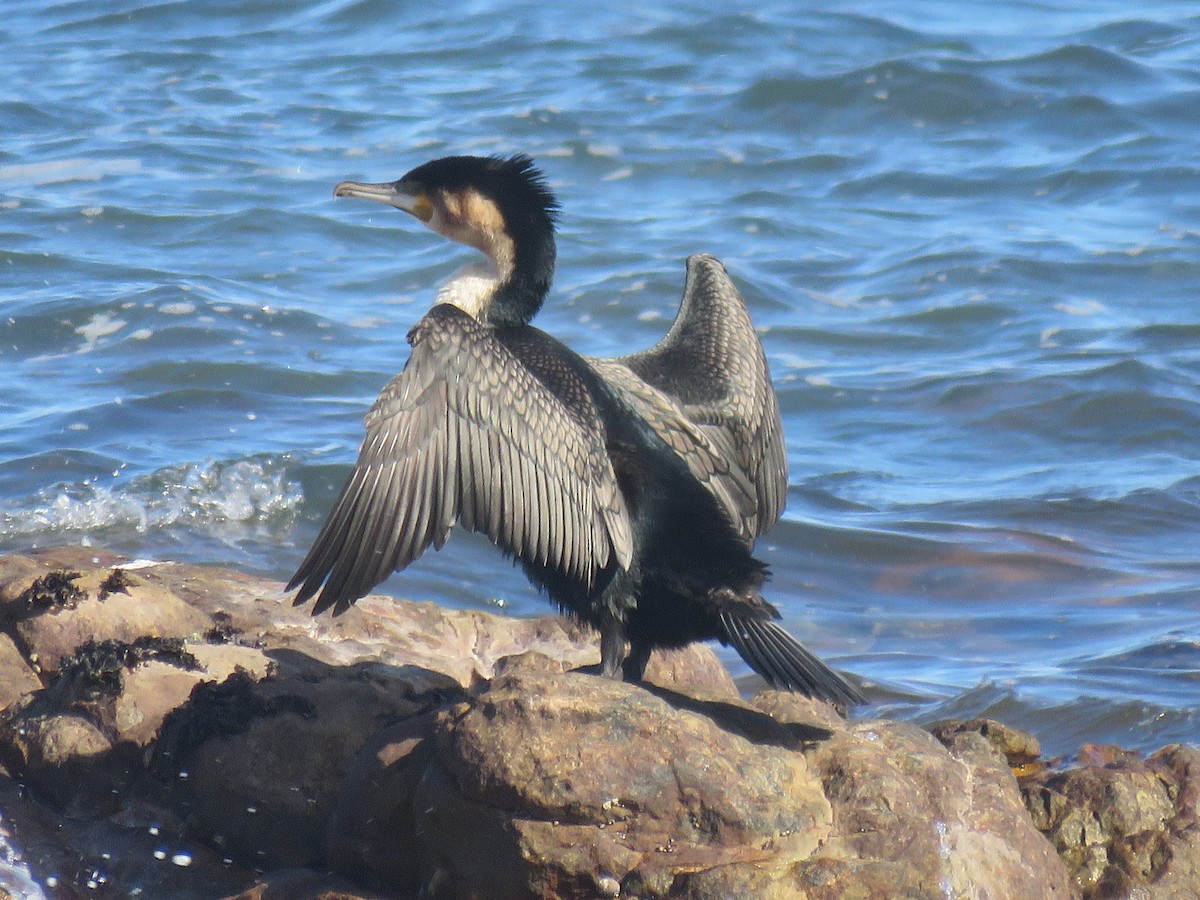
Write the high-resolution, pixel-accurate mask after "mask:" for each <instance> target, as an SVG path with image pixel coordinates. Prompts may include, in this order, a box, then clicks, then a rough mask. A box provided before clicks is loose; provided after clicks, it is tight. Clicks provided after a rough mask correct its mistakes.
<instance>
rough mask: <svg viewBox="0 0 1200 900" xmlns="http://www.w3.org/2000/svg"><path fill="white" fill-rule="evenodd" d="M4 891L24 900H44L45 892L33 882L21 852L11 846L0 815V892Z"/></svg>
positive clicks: (9, 836)
mask: <svg viewBox="0 0 1200 900" xmlns="http://www.w3.org/2000/svg"><path fill="white" fill-rule="evenodd" d="M5 891H6V892H7V894H6V896H13V897H22V898H24V900H46V894H45V892H44V891H43V890H42V888H41V887H40V886H39V885H38V883H37V882H36V881H34V880H33V873H32V872H30V871H29V866H28V865H26V864H25V860H24V859H23V858H22V856H21V852H20V851H19V850H18V849H17V848H16V847H14V846H13V845H12V833H11V832H10V831H9V829H8V826H7V824H6V823H5V821H4V816H3V814H0V892H5Z"/></svg>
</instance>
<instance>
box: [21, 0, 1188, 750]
mask: <svg viewBox="0 0 1200 900" xmlns="http://www.w3.org/2000/svg"><path fill="white" fill-rule="evenodd" d="M418 7H419V8H418ZM860 8H864V7H862V5H861V4H857V3H849V2H837V0H834V2H825V3H821V4H816V3H790V4H789V3H770V2H768V3H765V4H764V3H760V2H755V3H753V4H750V3H746V4H737V3H725V4H721V5H720V7H719V11H718V12H714V11H713V9H714V7H713V6H710V5H708V4H701V3H696V2H691V3H682V4H675V5H674V6H672V8H671V9H669V10H662V11H658V12H648V11H646V10H640V9H636V8H635V7H633V6H632V5H630V6H626V5H625V4H617V5H612V4H591V3H587V4H585V3H574V2H570V0H567V2H563V3H559V4H554V5H550V4H547V5H542V4H534V3H517V4H511V5H507V6H500V5H493V4H486V3H473V4H465V5H460V4H403V5H401V4H390V3H385V2H382V0H328V2H316V0H307V2H298V3H292V2H287V3H285V2H279V0H257V2H256V0H250V2H243V0H239V2H205V3H187V2H160V3H152V4H151V3H136V2H128V0H127V2H119V0H118V2H113V0H103V2H99V0H95V2H93V0H79V2H64V3H46V4H9V5H7V6H6V7H5V12H4V15H3V16H2V17H0V84H3V85H5V90H4V92H3V94H0V135H2V136H0V290H2V295H0V296H2V298H3V313H2V315H0V550H21V549H27V548H29V547H32V546H43V545H48V544H53V543H61V542H73V543H77V542H80V541H91V542H93V543H95V544H99V545H104V546H107V547H110V548H112V549H115V550H119V551H124V552H126V553H130V554H139V555H157V556H162V557H170V558H180V559H186V560H193V561H202V562H211V563H218V564H224V565H232V566H236V567H240V568H243V569H246V570H250V571H255V572H259V573H262V574H265V575H269V576H272V577H276V578H280V579H283V578H286V577H287V576H288V575H290V574H291V572H292V571H293V569H294V568H295V566H296V565H297V563H298V562H299V560H300V559H301V557H302V556H303V554H304V551H305V550H306V549H307V547H308V545H309V543H310V542H311V540H312V538H313V537H314V535H315V532H316V529H317V527H318V526H319V524H320V522H321V520H322V518H323V516H324V513H325V511H326V510H327V509H328V506H329V504H330V501H331V499H332V496H333V494H334V492H335V491H336V488H337V486H338V485H339V483H340V481H341V479H342V478H343V477H344V475H345V473H346V471H347V469H348V466H349V464H350V462H351V461H352V460H353V457H354V454H355V451H356V448H357V445H358V442H359V440H360V438H361V434H362V431H361V417H362V415H363V414H364V413H365V411H366V409H367V407H368V406H369V405H370V403H371V401H372V400H373V399H374V397H375V395H376V393H377V392H378V390H379V389H380V387H381V386H382V385H383V384H384V383H385V381H386V380H387V379H388V378H389V377H390V376H391V375H392V374H393V373H394V372H396V371H397V370H398V369H399V368H400V367H401V366H402V364H403V362H404V359H405V358H406V351H407V347H406V345H405V343H404V335H405V332H406V330H407V328H408V327H409V326H410V325H411V324H412V323H413V322H414V321H415V320H416V319H417V318H418V317H419V316H420V315H421V313H422V312H423V310H424V309H425V307H426V306H427V305H428V304H429V302H430V299H431V297H432V295H433V291H434V288H435V286H436V284H437V283H438V282H439V281H440V280H441V279H443V278H445V277H446V276H447V275H448V274H449V273H450V272H452V271H453V270H454V269H455V268H457V267H458V266H459V265H461V264H462V263H463V262H464V261H466V260H468V259H469V257H470V251H467V250H465V249H464V248H458V247H454V246H452V245H448V244H446V243H445V242H443V241H441V240H440V239H439V238H437V237H436V236H435V235H433V234H431V233H428V232H424V231H421V230H418V229H417V228H415V227H414V223H413V222H412V221H411V220H410V219H408V218H406V217H404V216H402V215H400V214H399V213H396V212H395V211H394V210H389V209H387V208H385V207H382V206H378V205H372V204H367V203H363V202H351V201H334V200H333V198H332V196H331V191H332V187H333V185H334V184H335V183H336V182H337V181H339V180H341V179H343V178H358V179H365V180H376V181H378V180H387V179H391V178H395V177H398V176H399V175H400V174H402V173H403V172H404V171H406V170H407V169H408V168H410V167H412V166H414V165H417V164H419V163H421V162H423V161H425V160H426V159H429V158H431V157H434V156H437V155H442V154H447V153H464V152H469V153H491V152H500V153H508V152H513V151H518V150H521V151H526V152H529V153H531V154H533V155H534V156H535V157H537V158H538V160H539V161H540V162H541V164H542V165H543V167H544V168H545V170H546V172H547V174H548V176H549V179H550V181H551V183H552V184H553V186H554V187H555V189H556V190H557V192H558V193H559V195H560V199H561V201H562V203H563V207H564V213H563V216H562V227H561V234H560V242H559V260H560V265H559V273H558V279H557V286H556V289H555V291H554V293H553V295H552V299H551V301H550V302H549V303H548V304H547V307H546V309H545V310H544V312H543V314H542V316H541V317H540V319H539V324H540V325H541V326H542V327H543V328H545V329H547V330H548V331H550V332H552V333H554V334H555V335H557V336H559V337H561V338H562V339H564V340H565V341H567V342H568V343H569V344H571V345H572V346H574V347H575V348H577V349H579V350H580V351H582V352H584V353H588V354H593V355H607V354H615V353H621V352H626V351H628V350H630V349H632V348H636V347H641V346H647V345H649V344H651V343H653V342H654V341H655V340H656V339H657V338H658V337H659V336H660V335H661V334H662V333H663V331H664V329H665V328H666V327H667V325H668V323H669V321H670V318H671V316H672V315H673V313H674V309H675V306H676V303H677V301H678V296H679V291H680V288H681V285H682V260H683V258H684V256H686V255H687V254H688V253H692V252H695V251H700V250H706V251H709V252H712V253H715V254H717V255H718V256H720V257H721V258H722V259H723V260H724V261H725V262H726V264H727V265H728V267H729V269H730V271H731V272H732V273H733V275H734V277H735V279H736V280H737V282H738V284H739V285H740V286H741V288H742V289H743V291H744V293H745V295H746V297H747V299H748V301H749V303H750V305H751V307H752V311H753V315H754V317H755V320H756V322H757V323H758V324H759V325H760V326H761V328H762V331H763V337H764V341H765V344H766V347H767V351H768V354H769V357H770V362H771V365H772V368H773V372H774V375H775V378H776V381H777V384H778V388H779V391H780V396H781V399H782V404H783V408H784V416H785V427H786V430H787V435H788V447H789V453H790V461H791V492H790V498H789V507H788V511H787V513H786V518H785V520H784V521H783V522H782V523H781V524H780V525H779V526H778V527H777V528H776V529H775V530H774V531H772V532H771V533H770V534H769V535H768V536H767V538H766V539H764V541H763V542H762V544H761V545H760V549H761V550H762V553H763V556H764V558H766V559H767V560H768V561H769V562H770V563H771V565H772V568H773V570H774V573H775V579H774V582H773V584H772V586H771V591H770V594H769V596H770V598H771V599H772V600H774V601H775V602H776V603H777V604H778V605H779V606H780V607H781V608H782V609H783V611H784V614H785V618H786V620H787V624H788V626H789V628H790V629H791V630H792V631H794V632H795V633H796V634H797V636H799V637H801V638H802V639H803V640H804V641H806V642H807V643H808V644H809V645H810V646H811V647H812V648H813V649H815V650H816V651H818V652H819V653H820V654H822V655H823V656H824V657H825V658H827V659H829V660H830V661H832V662H834V663H836V664H837V665H839V666H841V667H844V668H846V669H847V670H849V671H851V672H854V673H856V674H858V675H860V676H862V677H863V678H864V679H866V681H867V690H868V694H869V696H870V697H871V699H872V701H873V704H874V708H873V709H869V710H867V712H868V713H869V714H875V713H878V714H882V715H887V716H894V717H902V718H908V719H912V720H916V721H921V722H926V721H930V720H933V719H936V718H939V717H943V716H951V715H953V716H968V715H978V714H986V715H993V716H997V717H999V718H1002V719H1004V720H1005V721H1008V722H1011V723H1013V724H1017V725H1023V726H1026V727H1029V728H1032V729H1033V730H1034V731H1035V732H1036V733H1037V734H1038V736H1039V737H1041V738H1042V740H1043V741H1044V743H1045V744H1046V746H1047V748H1048V750H1050V751H1051V752H1069V751H1072V750H1073V749H1074V748H1076V747H1078V745H1079V743H1080V742H1082V741H1099V742H1108V741H1112V742H1119V743H1121V744H1124V745H1127V746H1133V747H1139V748H1143V749H1152V748H1155V747H1157V746H1159V745H1161V744H1163V743H1166V742H1169V741H1176V740H1190V741H1196V740H1200V702H1198V701H1197V699H1196V698H1197V689H1198V687H1200V550H1198V548H1200V310H1198V308H1197V300H1198V299H1200V298H1198V296H1197V295H1198V293H1200V150H1198V149H1197V135H1198V134H1200V13H1198V11H1197V8H1196V6H1195V4H1194V3H1193V2H1191V0H1187V2H1147V3H1142V4H1138V5H1136V6H1133V5H1130V4H1128V3H1125V2H1119V3H1118V2H1111V0H1099V2H1098V0H1088V2H1084V0H1049V2H1010V3H1004V4H991V5H988V7H987V11H986V13H984V12H982V11H981V9H982V8H977V7H974V6H972V5H970V4H962V3H959V2H950V0H928V2H920V0H918V2H912V0H906V2H903V3H901V2H885V3H879V4H872V5H870V7H869V8H870V9H872V10H873V11H872V12H871V13H870V14H863V13H861V12H859V11H858V10H859V9H860ZM386 588H387V589H388V590H389V591H392V592H394V593H395V594H397V595H401V596H408V597H414V598H418V599H427V598H433V599H436V600H438V601H439V602H442V603H445V604H448V605H453V606H460V607H465V606H476V607H482V608H489V609H491V608H497V607H501V608H504V609H505V610H506V611H509V612H511V613H512V614H515V615H534V614H542V613H544V612H545V611H546V609H547V607H546V606H545V605H544V604H543V603H542V601H540V600H539V599H537V598H536V597H535V596H534V595H533V594H532V592H531V591H530V590H529V588H528V587H527V585H526V584H525V582H524V580H523V579H522V578H521V577H520V575H519V574H518V573H517V572H515V571H513V570H512V569H511V568H510V567H509V566H508V565H507V564H506V563H504V562H503V561H502V560H501V559H500V557H499V556H498V555H497V554H495V553H494V551H492V550H491V548H489V547H488V546H487V545H486V544H485V543H483V542H481V541H479V540H478V539H475V538H473V537H470V536H465V535H459V536H456V537H455V539H454V540H453V541H452V542H451V543H450V545H449V546H448V547H447V549H446V550H445V551H444V552H442V553H440V554H430V555H429V556H427V557H426V558H424V559H423V560H421V561H420V563H418V564H417V565H415V566H414V567H412V568H411V569H410V570H408V571H407V572H405V573H402V574H401V575H398V576H396V577H394V578H393V579H392V580H391V581H389V582H388V583H387V585H386ZM724 657H725V658H726V659H727V660H728V661H729V662H730V664H731V665H732V666H733V667H734V668H735V671H736V672H738V673H739V674H741V675H745V674H746V672H747V670H746V668H745V667H744V666H743V665H742V664H741V662H740V661H739V660H737V658H736V657H735V656H733V655H732V654H730V653H725V654H724ZM747 686H748V687H749V686H751V685H750V682H747Z"/></svg>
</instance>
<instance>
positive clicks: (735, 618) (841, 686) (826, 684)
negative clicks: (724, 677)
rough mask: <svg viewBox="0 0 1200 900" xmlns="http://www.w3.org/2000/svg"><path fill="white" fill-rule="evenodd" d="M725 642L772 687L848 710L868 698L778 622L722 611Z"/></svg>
mask: <svg viewBox="0 0 1200 900" xmlns="http://www.w3.org/2000/svg"><path fill="white" fill-rule="evenodd" d="M721 625H722V626H723V627H724V629H725V638H726V641H725V642H726V643H728V644H732V645H733V648H734V649H735V650H737V652H738V653H739V654H740V655H741V657H742V659H744V660H745V661H746V662H747V663H748V664H749V666H750V668H752V669H753V670H754V671H755V672H757V673H758V674H759V675H761V676H762V677H763V678H765V679H766V680H767V681H768V682H769V683H770V684H771V686H772V687H777V688H780V689H782V690H788V691H799V692H800V693H802V694H807V695H808V696H809V697H815V698H817V699H818V700H826V701H828V702H830V703H832V704H834V705H835V706H838V707H841V708H843V709H849V708H850V707H852V706H857V705H858V704H860V703H865V702H866V698H865V697H864V696H863V695H862V692H861V691H860V690H859V689H858V688H856V687H855V686H854V685H852V684H850V682H848V681H847V680H846V679H845V678H843V677H842V676H841V675H839V674H838V673H837V672H835V671H833V669H831V668H829V666H827V665H825V663H823V662H821V660H819V659H817V658H816V657H815V656H814V655H813V654H812V653H810V652H809V651H808V650H806V649H804V647H803V646H802V645H801V644H800V642H799V641H797V640H796V639H795V638H794V637H792V636H791V635H790V634H788V633H787V632H786V631H784V630H783V628H781V627H780V626H779V625H778V624H776V623H775V622H772V621H769V620H763V619H759V618H752V617H749V616H739V615H737V613H736V612H733V611H730V610H722V612H721Z"/></svg>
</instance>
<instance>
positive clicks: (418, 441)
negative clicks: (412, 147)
mask: <svg viewBox="0 0 1200 900" xmlns="http://www.w3.org/2000/svg"><path fill="white" fill-rule="evenodd" d="M334 195H335V196H337V197H363V198H366V199H369V200H380V201H382V202H384V203H387V204H389V205H391V206H394V207H397V208H398V209H401V210H404V211H405V212H407V213H411V214H412V215H413V216H415V217H416V218H418V219H420V220H421V221H422V222H423V223H425V225H427V226H428V227H429V228H431V229H433V230H434V231H436V232H437V233H439V234H441V235H444V236H445V237H448V238H450V239H451V240H454V241H458V242H460V243H463V244H467V245H469V246H471V247H475V248H476V249H478V250H480V251H482V253H483V255H484V257H485V259H484V261H482V262H481V263H476V264H474V265H472V266H468V267H467V268H466V269H464V270H461V271H460V272H459V273H458V274H457V275H456V276H455V277H454V278H452V279H451V280H450V282H449V283H447V284H446V285H445V286H444V287H443V288H442V289H441V291H440V292H439V293H438V295H437V299H436V302H435V304H434V306H433V307H432V309H430V310H429V312H428V313H426V314H425V316H424V317H423V318H422V319H421V320H420V321H419V322H417V324H416V326H415V327H413V329H412V330H411V331H410V332H409V334H408V342H409V343H410V344H411V345H412V353H411V355H410V357H409V360H408V363H407V364H406V365H405V367H404V371H403V372H401V373H400V374H399V375H397V376H396V377H395V378H393V379H392V380H391V381H390V382H389V383H388V385H387V386H386V387H385V388H384V389H383V393H382V394H381V395H380V396H379V399H378V400H377V401H376V402H375V405H374V406H373V407H372V408H371V411H370V413H369V414H368V416H367V418H366V429H367V436H366V439H365V440H364V442H363V445H362V449H361V451H360V452H359V456H358V461H357V463H356V464H355V466H354V470H353V471H352V472H351V474H350V476H349V478H348V479H347V481H346V484H345V486H344V487H343V488H342V490H341V493H340V495H339V496H338V498H337V500H336V501H335V503H334V506H333V510H332V511H331V512H330V514H329V518H328V520H327V521H326V522H325V525H324V527H323V528H322V529H321V532H320V534H319V536H318V537H317V539H316V542H315V543H314V544H313V547H312V549H311V550H310V551H309V553H308V556H307V557H306V558H305V560H304V562H303V563H302V564H301V566H300V568H299V570H298V571H297V572H296V574H295V576H294V577H293V578H292V580H291V582H290V584H289V585H288V589H289V590H291V589H293V588H295V587H299V588H300V591H299V593H298V594H297V596H296V598H295V602H296V604H297V605H299V604H301V603H304V602H305V601H307V600H308V599H310V598H311V597H313V596H314V595H317V594H318V592H319V597H318V598H317V602H316V605H315V606H314V608H313V614H314V615H315V614H317V613H320V612H322V611H323V610H325V609H328V608H329V607H333V610H334V614H335V615H336V614H337V613H340V612H343V611H345V610H346V609H347V608H349V606H350V605H351V604H352V603H354V602H355V600H357V599H358V598H359V597H361V596H362V595H364V594H365V593H367V592H368V591H369V590H370V589H371V588H373V587H374V586H375V585H377V584H378V583H379V582H381V581H382V580H383V579H385V578H386V577H387V576H388V575H389V574H390V573H391V572H393V571H395V570H399V569H403V568H404V567H405V566H407V565H408V564H409V563H411V562H412V561H413V560H414V559H416V558H417V557H419V556H420V555H421V554H422V553H423V552H424V551H425V549H426V548H427V547H429V546H430V545H433V546H434V547H437V548H439V549H440V548H441V546H442V544H443V543H444V542H445V540H446V538H447V537H448V536H449V534H450V530H451V528H452V527H453V526H454V525H455V523H459V524H461V525H462V526H463V527H465V528H468V529H470V530H472V531H479V532H483V533H484V534H486V535H487V536H488V537H489V538H491V540H492V541H493V542H494V543H496V544H497V545H499V547H500V548H501V549H502V550H503V551H504V552H505V553H506V554H509V555H511V556H512V557H515V559H516V560H517V561H518V562H519V563H520V565H521V567H522V568H523V569H524V571H525V573H526V575H527V576H528V577H529V579H530V580H531V581H532V582H533V583H534V584H536V585H537V586H538V587H539V588H541V589H542V590H543V591H545V593H546V594H547V595H548V596H549V598H550V599H551V600H552V601H553V602H554V603H555V604H557V605H558V607H559V608H560V609H562V610H563V611H564V612H567V613H570V614H571V615H574V616H575V617H577V618H578V619H580V620H582V621H584V622H587V623H589V624H590V625H592V626H594V627H595V628H596V629H598V630H599V632H600V650H601V670H602V672H603V673H604V674H605V675H607V676H609V677H614V678H615V677H621V676H624V677H625V678H626V679H627V680H630V681H638V680H640V679H641V677H642V674H643V672H644V670H645V667H646V663H647V661H648V660H649V657H650V654H651V652H652V651H653V650H654V649H655V648H658V647H681V646H683V645H686V644H689V643H691V642H692V641H698V640H707V639H712V638H716V639H717V640H719V641H721V642H722V643H724V644H731V645H732V646H733V647H734V648H736V650H737V651H738V653H740V654H741V656H742V658H743V659H744V660H745V661H746V662H747V663H749V665H750V667H751V668H753V669H754V670H755V671H756V672H758V673H759V674H760V675H762V676H763V678H765V679H766V680H767V681H768V682H770V683H771V684H772V685H775V686H776V687H780V688H786V689H790V690H797V691H801V692H803V693H806V694H809V695H812V696H815V697H819V698H822V699H825V700H829V701H832V702H833V703H835V704H837V705H839V706H842V707H848V706H852V705H854V704H856V703H860V702H862V699H863V698H862V694H861V693H860V692H859V691H858V689H857V688H855V687H854V686H853V685H851V684H850V683H848V682H847V681H846V680H845V679H843V678H842V677H841V676H840V675H838V674H837V673H836V672H834V671H833V670H832V669H830V668H829V667H828V666H826V665H825V664H824V663H822V662H821V661H820V660H819V659H817V658H816V657H815V656H814V655H813V654H811V653H810V652H809V651H808V650H806V649H805V648H804V647H803V646H801V645H800V644H799V643H798V642H797V641H796V640H795V639H794V638H793V637H792V636H791V635H789V634H788V633H787V632H786V631H785V630H784V629H783V628H781V627H780V625H779V624H778V622H777V620H778V619H779V613H778V612H777V611H776V609H775V607H773V606H772V605H771V604H770V603H768V602H767V601H766V600H764V599H763V597H762V595H761V594H760V593H759V591H760V589H761V588H762V585H763V583H764V582H765V581H766V579H767V567H766V565H765V564H763V563H762V562H760V561H759V560H757V559H755V558H754V556H752V555H751V549H752V546H753V543H754V539H755V538H756V537H757V536H758V535H760V534H762V533H763V532H764V531H766V529H767V528H769V527H770V526H771V525H773V524H774V523H775V521H776V520H777V519H778V518H779V516H780V513H781V512H782V511H783V506H784V502H785V499H786V492H787V459H786V454H785V448H784V442H783V436H782V425H781V423H780V418H779V407H778V404H777V402H776V398H775V391H774V389H773V388H772V386H771V380H770V375H769V373H768V371H767V363H766V358H765V356H764V354H763V350H762V345H761V344H760V343H759V340H758V336H757V335H756V334H755V332H754V329H753V327H752V325H751V323H750V317H749V315H748V313H747V311H746V307H745V305H744V303H743V301H742V298H741V296H740V295H739V294H738V291H737V289H736V288H735V287H734V285H733V283H732V281H730V279H729V276H728V275H727V274H726V272H725V269H724V267H723V266H722V265H721V263H720V262H718V261H717V260H716V259H715V258H714V257H712V256H707V255H696V256H692V257H690V258H689V259H688V260H687V278H686V281H685V284H684V290H683V301H682V304H681V306H680V309H679V313H678V315H677V316H676V319H675V322H674V324H673V325H672V327H671V329H670V331H669V332H668V334H667V335H666V337H665V338H663V340H662V341H661V342H660V343H659V344H658V345H656V346H655V347H653V348H651V349H650V350H647V351H644V352H642V353H635V354H633V355H631V356H624V357H620V358H618V359H591V358H587V357H583V356H580V355H579V354H577V353H575V352H574V351H573V350H571V349H569V348H567V347H566V346H564V345H563V344H561V343H560V342H559V341H557V340H555V339H554V338H552V337H550V336H549V335H548V334H546V333H545V332H543V331H540V330H539V329H537V328H534V327H532V326H531V325H530V324H529V321H530V319H532V318H533V316H534V314H535V313H537V311H538V309H539V308H540V307H541V305H542V301H543V300H544V299H545V296H546V293H547V291H548V290H549V288H550V281H551V278H552V276H553V273H554V261H555V244H554V223H555V219H556V217H557V213H558V204H557V201H556V200H555V199H554V196H553V194H552V193H551V191H550V189H549V187H548V186H547V184H546V182H545V180H544V177H543V176H542V174H541V173H540V172H539V171H538V170H537V169H536V168H535V167H534V164H533V161H532V160H531V159H530V158H529V157H527V156H524V155H517V156H513V157H509V158H499V157H486V158H485V157H473V156H451V157H447V158H444V159H436V160H433V161H432V162H429V163H426V164H424V165H422V166H419V167H418V168H416V169H413V170H412V171H411V172H409V173H408V174H407V175H405V176H404V177H403V178H401V179H400V180H399V181H394V182H389V183H386V184H362V183H358V182H352V181H343V182H342V183H340V184H339V185H338V186H337V187H336V188H335V189H334ZM627 643H628V645H629V653H628V655H627V654H626V644H627Z"/></svg>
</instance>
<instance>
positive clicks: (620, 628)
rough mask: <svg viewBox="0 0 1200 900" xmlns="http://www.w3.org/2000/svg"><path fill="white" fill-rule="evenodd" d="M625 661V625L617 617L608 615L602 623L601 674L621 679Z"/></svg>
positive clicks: (616, 679)
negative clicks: (622, 665) (622, 664)
mask: <svg viewBox="0 0 1200 900" xmlns="http://www.w3.org/2000/svg"><path fill="white" fill-rule="evenodd" d="M624 661H625V625H624V623H623V622H621V621H620V620H618V619H616V618H615V617H609V616H606V617H605V619H604V621H603V623H602V624H601V625H600V674H601V675H603V676H604V677H605V678H612V679H613V680H615V681H620V680H621V663H623V662H624Z"/></svg>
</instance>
